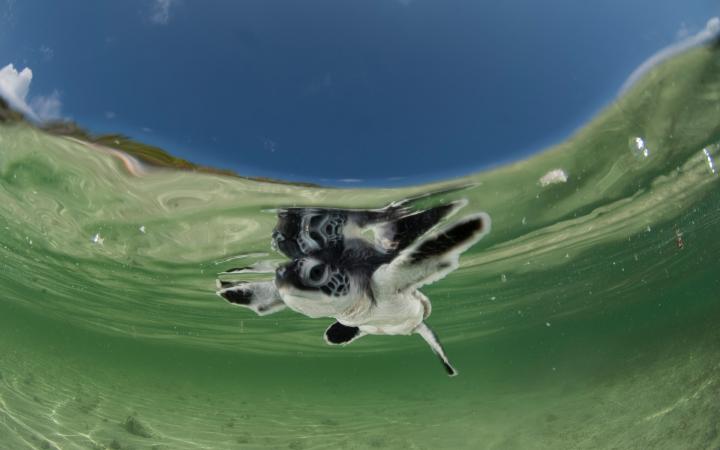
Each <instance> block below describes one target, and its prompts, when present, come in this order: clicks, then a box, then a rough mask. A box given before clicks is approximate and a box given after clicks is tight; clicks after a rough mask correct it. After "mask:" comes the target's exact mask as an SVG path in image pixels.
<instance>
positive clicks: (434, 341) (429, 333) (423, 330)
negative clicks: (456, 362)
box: [413, 322, 458, 377]
mask: <svg viewBox="0 0 720 450" xmlns="http://www.w3.org/2000/svg"><path fill="white" fill-rule="evenodd" d="M413 331H414V332H415V333H417V334H419V335H420V336H422V338H423V339H425V342H427V343H428V345H429V346H430V348H431V349H432V351H433V353H435V354H436V355H437V356H438V358H440V361H441V362H442V364H443V367H445V371H446V372H447V374H448V375H449V376H451V377H454V376H456V375H457V374H458V371H457V370H455V368H454V367H453V366H452V364H450V360H448V357H447V356H446V355H445V350H444V349H443V347H442V345H440V340H439V339H438V338H437V335H436V334H435V332H434V331H433V330H432V329H430V327H429V326H427V325H426V324H425V322H421V323H420V325H418V326H417V327H416V328H415V329H414V330H413Z"/></svg>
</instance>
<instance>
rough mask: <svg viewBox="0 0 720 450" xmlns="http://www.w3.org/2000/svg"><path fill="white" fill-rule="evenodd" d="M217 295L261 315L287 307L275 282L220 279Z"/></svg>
mask: <svg viewBox="0 0 720 450" xmlns="http://www.w3.org/2000/svg"><path fill="white" fill-rule="evenodd" d="M217 284H218V291H217V295H219V296H220V297H222V298H224V299H225V300H227V301H228V302H230V303H232V304H234V305H238V306H242V307H244V308H248V309H251V310H253V311H255V313H256V314H257V315H259V316H266V315H268V314H273V313H276V312H278V311H282V310H283V309H285V307H286V305H285V302H283V300H282V298H281V297H280V294H279V293H278V290H277V288H276V287H275V282H273V281H254V282H239V283H238V282H230V281H221V280H218V282H217Z"/></svg>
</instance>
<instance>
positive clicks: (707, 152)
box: [702, 147, 717, 175]
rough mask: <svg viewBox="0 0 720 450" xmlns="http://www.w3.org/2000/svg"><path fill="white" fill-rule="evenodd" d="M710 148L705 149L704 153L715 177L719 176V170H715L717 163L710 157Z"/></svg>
mask: <svg viewBox="0 0 720 450" xmlns="http://www.w3.org/2000/svg"><path fill="white" fill-rule="evenodd" d="M708 149H709V147H705V148H704V149H703V150H702V151H703V154H704V155H705V158H706V159H707V163H708V167H709V168H710V172H712V174H713V175H717V170H716V169H715V163H714V162H713V159H712V156H711V155H710V150H708Z"/></svg>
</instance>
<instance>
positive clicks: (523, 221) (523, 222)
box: [522, 217, 527, 225]
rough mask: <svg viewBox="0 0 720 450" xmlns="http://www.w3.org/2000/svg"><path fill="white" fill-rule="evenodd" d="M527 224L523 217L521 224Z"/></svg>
mask: <svg viewBox="0 0 720 450" xmlns="http://www.w3.org/2000/svg"><path fill="white" fill-rule="evenodd" d="M526 223H527V219H526V218H525V217H523V218H522V224H523V225H525V224H526Z"/></svg>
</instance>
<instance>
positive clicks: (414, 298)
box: [217, 201, 491, 376]
mask: <svg viewBox="0 0 720 450" xmlns="http://www.w3.org/2000/svg"><path fill="white" fill-rule="evenodd" d="M465 204H466V202H465V201H457V202H451V203H448V204H446V205H441V206H437V207H434V208H430V209H427V210H424V211H419V212H408V211H403V213H401V212H400V211H399V210H393V209H390V208H384V209H381V210H369V211H362V210H336V209H327V210H323V209H319V208H292V209H285V210H281V211H280V212H279V214H278V215H279V220H278V226H277V227H276V229H275V232H274V233H273V240H274V241H275V243H276V245H277V248H278V249H279V250H281V251H282V252H283V253H285V254H286V255H287V256H289V257H291V258H293V259H292V260H291V261H289V262H287V263H285V264H283V265H281V266H280V267H278V268H277V269H276V271H275V279H274V280H272V281H261V282H229V281H222V280H218V288H219V289H218V291H217V293H218V295H220V296H221V297H223V298H224V299H226V300H227V301H229V302H230V303H233V304H235V305H240V306H243V307H246V308H249V309H251V310H253V311H254V312H255V313H257V314H259V315H266V314H272V313H275V312H277V311H280V310H282V309H284V308H286V307H287V308H290V309H291V310H293V311H295V312H298V313H300V314H303V315H305V316H308V317H312V318H319V317H331V318H334V319H335V322H334V323H333V324H331V325H330V327H328V328H327V330H325V341H326V342H327V343H328V344H331V345H347V344H349V343H351V342H353V341H355V340H356V339H359V338H361V337H363V336H365V335H368V334H384V335H409V334H413V333H415V334H419V335H420V336H422V337H423V339H425V341H426V342H427V343H428V344H429V345H430V347H431V349H432V350H433V352H435V354H437V355H438V356H439V357H440V359H441V360H442V363H443V365H444V367H445V369H446V370H447V372H448V374H449V375H451V376H454V375H456V374H457V371H456V370H455V369H454V368H453V366H452V365H451V364H450V362H449V361H448V358H447V356H446V355H445V352H444V351H443V348H442V346H441V345H440V342H439V340H438V338H437V336H436V335H435V333H434V332H433V331H432V330H431V329H430V327H428V325H427V324H426V323H425V322H424V321H425V320H426V319H427V318H428V316H429V315H430V312H431V305H430V300H429V299H428V298H427V297H426V296H425V295H424V294H423V293H422V292H420V291H419V290H418V289H419V288H420V287H422V286H424V285H427V284H430V283H433V282H435V281H437V280H440V279H441V278H443V277H445V276H446V275H447V274H448V273H450V272H452V271H453V270H455V269H456V268H457V267H458V265H459V256H460V254H461V253H463V252H464V251H465V250H467V249H468V248H470V247H471V246H472V245H473V244H475V243H476V242H477V241H479V240H480V239H481V238H482V237H483V236H484V235H485V234H487V233H488V232H489V231H490V223H491V221H490V216H489V215H487V214H486V213H477V214H473V215H469V216H466V217H464V218H462V219H461V220H459V221H457V222H456V223H453V224H451V225H449V226H446V227H445V228H443V229H441V230H439V231H436V232H429V230H430V229H431V228H433V227H434V226H435V225H436V224H437V223H438V222H439V221H440V220H442V219H443V218H444V217H446V216H447V215H449V214H450V213H452V212H454V211H456V210H458V209H459V208H460V207H462V206H464V205H465ZM367 226H373V227H375V240H374V241H373V240H369V239H367V238H365V236H364V234H363V233H362V232H357V230H358V229H359V230H361V229H362V228H363V227H367ZM300 242H305V244H300Z"/></svg>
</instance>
